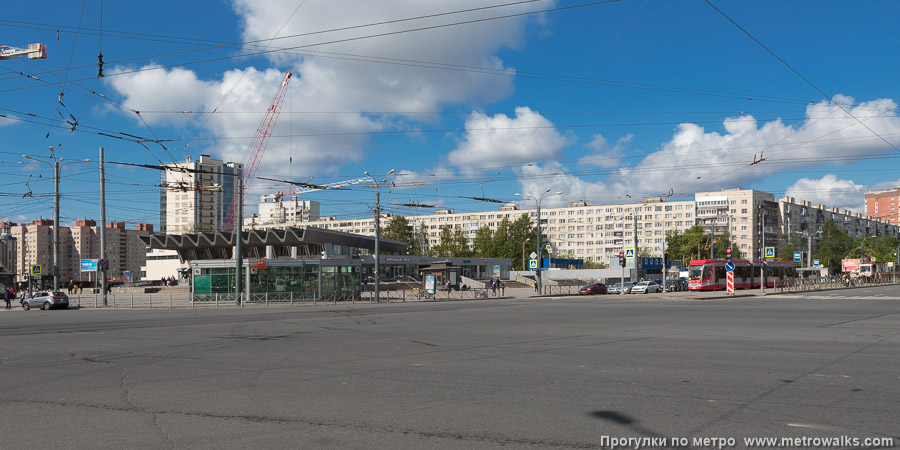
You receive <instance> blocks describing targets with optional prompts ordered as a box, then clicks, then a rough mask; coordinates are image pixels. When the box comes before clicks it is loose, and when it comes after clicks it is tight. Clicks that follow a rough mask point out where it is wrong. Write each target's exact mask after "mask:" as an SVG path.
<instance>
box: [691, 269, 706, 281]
mask: <svg viewBox="0 0 900 450" xmlns="http://www.w3.org/2000/svg"><path fill="white" fill-rule="evenodd" d="M702 270H703V267H702V266H691V279H692V280H699V279H700V272H701V271H702Z"/></svg>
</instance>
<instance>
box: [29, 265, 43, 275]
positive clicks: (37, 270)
mask: <svg viewBox="0 0 900 450" xmlns="http://www.w3.org/2000/svg"><path fill="white" fill-rule="evenodd" d="M31 276H35V277H39V276H41V265H40V264H32V265H31Z"/></svg>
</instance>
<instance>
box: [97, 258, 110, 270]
mask: <svg viewBox="0 0 900 450" xmlns="http://www.w3.org/2000/svg"><path fill="white" fill-rule="evenodd" d="M107 266H109V260H108V259H98V260H97V267H99V268H100V270H106V268H107Z"/></svg>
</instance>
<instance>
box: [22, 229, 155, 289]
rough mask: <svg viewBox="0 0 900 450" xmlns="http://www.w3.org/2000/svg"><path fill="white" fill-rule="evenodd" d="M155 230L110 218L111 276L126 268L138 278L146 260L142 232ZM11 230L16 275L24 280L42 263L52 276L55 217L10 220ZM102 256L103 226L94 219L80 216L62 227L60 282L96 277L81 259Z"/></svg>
mask: <svg viewBox="0 0 900 450" xmlns="http://www.w3.org/2000/svg"><path fill="white" fill-rule="evenodd" d="M152 233H153V225H150V224H138V225H137V228H136V229H134V230H126V229H125V223H124V222H109V223H107V227H106V256H107V260H108V261H109V269H108V277H109V278H110V279H115V278H119V277H122V276H123V275H124V273H125V272H130V273H131V274H132V279H137V277H138V275H139V274H140V270H141V266H142V265H144V264H145V263H146V258H147V246H146V244H144V242H143V241H142V240H141V238H140V237H141V236H146V235H149V234H152ZM10 234H11V235H12V236H13V237H14V238H15V239H16V241H15V242H16V245H17V252H16V264H15V265H16V276H17V277H16V279H17V280H18V281H25V280H26V275H28V274H29V273H30V268H31V266H32V265H34V264H39V265H41V266H42V270H43V273H44V276H49V277H51V278H52V276H53V221H52V220H49V219H38V220H35V221H33V222H31V223H29V224H22V225H16V224H10ZM99 258H100V228H99V227H98V226H97V223H96V222H95V221H93V220H77V221H75V226H72V227H60V228H59V265H60V267H59V273H60V277H59V279H60V283H61V284H64V283H67V282H68V281H69V280H70V279H73V280H78V281H94V280H95V279H94V277H95V276H96V274H94V273H93V272H82V271H81V260H82V259H99Z"/></svg>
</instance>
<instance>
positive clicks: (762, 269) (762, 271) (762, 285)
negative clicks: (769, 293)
mask: <svg viewBox="0 0 900 450" xmlns="http://www.w3.org/2000/svg"><path fill="white" fill-rule="evenodd" d="M759 227H760V230H761V232H760V239H761V245H760V248H759V254H760V256H762V258H761V259H762V264H760V266H759V289H760V291H762V292H763V293H765V292H766V210H762V221H760V224H759Z"/></svg>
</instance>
